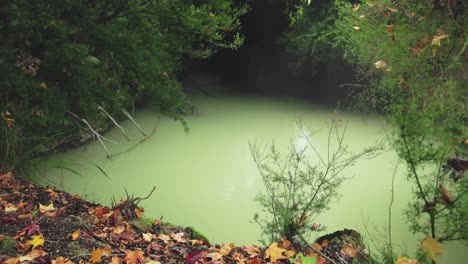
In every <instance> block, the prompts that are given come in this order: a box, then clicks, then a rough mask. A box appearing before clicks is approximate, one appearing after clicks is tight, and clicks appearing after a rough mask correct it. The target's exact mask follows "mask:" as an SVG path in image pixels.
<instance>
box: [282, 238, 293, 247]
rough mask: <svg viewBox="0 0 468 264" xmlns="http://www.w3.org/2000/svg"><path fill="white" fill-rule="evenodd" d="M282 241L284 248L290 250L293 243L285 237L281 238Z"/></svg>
mask: <svg viewBox="0 0 468 264" xmlns="http://www.w3.org/2000/svg"><path fill="white" fill-rule="evenodd" d="M281 241H282V242H283V247H284V248H290V247H291V241H289V240H287V239H286V238H284V237H282V238H281Z"/></svg>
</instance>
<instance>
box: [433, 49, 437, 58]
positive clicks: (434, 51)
mask: <svg viewBox="0 0 468 264" xmlns="http://www.w3.org/2000/svg"><path fill="white" fill-rule="evenodd" d="M436 54H437V50H436V49H432V57H435V56H436Z"/></svg>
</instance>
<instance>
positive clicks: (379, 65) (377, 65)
mask: <svg viewBox="0 0 468 264" xmlns="http://www.w3.org/2000/svg"><path fill="white" fill-rule="evenodd" d="M374 65H375V68H376V69H381V68H386V67H387V63H386V62H385V61H383V60H379V61H378V62H376V63H374Z"/></svg>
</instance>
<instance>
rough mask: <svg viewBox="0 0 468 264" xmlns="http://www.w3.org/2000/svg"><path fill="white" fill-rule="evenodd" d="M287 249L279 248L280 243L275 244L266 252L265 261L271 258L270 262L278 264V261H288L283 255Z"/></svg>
mask: <svg viewBox="0 0 468 264" xmlns="http://www.w3.org/2000/svg"><path fill="white" fill-rule="evenodd" d="M284 252H286V249H284V248H279V247H278V242H273V243H272V244H271V245H270V246H269V247H268V249H267V250H265V259H267V258H269V259H270V262H276V261H277V260H278V259H287V257H286V256H285V255H283V253H284Z"/></svg>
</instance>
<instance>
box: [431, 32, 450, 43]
mask: <svg viewBox="0 0 468 264" xmlns="http://www.w3.org/2000/svg"><path fill="white" fill-rule="evenodd" d="M448 36H449V35H447V34H444V33H437V34H435V35H434V37H433V38H432V42H431V44H432V45H433V46H440V41H441V40H442V39H446V38H448Z"/></svg>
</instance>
